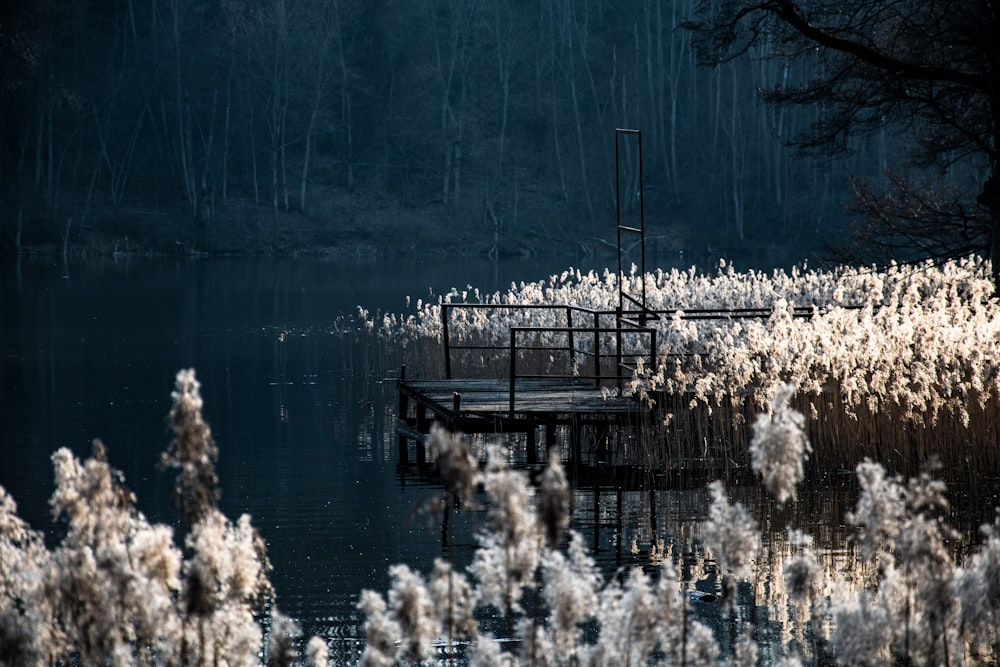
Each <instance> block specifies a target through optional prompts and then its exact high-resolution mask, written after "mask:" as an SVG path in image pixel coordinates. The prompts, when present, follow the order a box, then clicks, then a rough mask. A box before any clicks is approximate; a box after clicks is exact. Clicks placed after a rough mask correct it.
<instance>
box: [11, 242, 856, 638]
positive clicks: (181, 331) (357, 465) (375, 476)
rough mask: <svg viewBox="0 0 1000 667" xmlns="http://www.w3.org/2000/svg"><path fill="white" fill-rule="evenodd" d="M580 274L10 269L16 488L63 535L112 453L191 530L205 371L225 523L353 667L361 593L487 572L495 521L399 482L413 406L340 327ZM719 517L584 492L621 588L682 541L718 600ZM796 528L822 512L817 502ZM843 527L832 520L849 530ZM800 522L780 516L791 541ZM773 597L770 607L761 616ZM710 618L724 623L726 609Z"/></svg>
mask: <svg viewBox="0 0 1000 667" xmlns="http://www.w3.org/2000/svg"><path fill="white" fill-rule="evenodd" d="M565 268H567V266H565V265H561V264H558V263H550V265H545V264H544V263H540V262H520V263H514V262H508V263H506V264H504V265H503V266H497V265H493V264H490V263H488V262H483V261H461V260H459V261H449V262H447V263H446V264H445V263H442V262H434V261H428V262H423V263H421V262H417V261H392V262H386V261H381V262H376V261H355V262H352V261H340V262H325V261H311V260H295V261H292V260H288V261H277V260H275V261H270V260H246V259H231V260H219V259H213V260H164V261H124V260H123V261H117V262H115V261H110V260H108V261H94V262H86V263H70V264H69V265H68V266H65V267H64V266H63V264H62V263H61V262H55V263H47V262H41V261H29V260H24V261H22V262H20V263H18V264H13V263H8V264H5V265H3V267H2V269H0V314H2V322H0V353H2V365H0V397H2V399H3V400H0V405H2V406H3V407H2V409H0V411H2V414H0V420H2V422H0V423H2V424H3V427H2V432H0V485H3V486H4V487H5V488H7V490H8V491H9V492H10V493H11V494H12V495H13V496H14V498H15V500H16V501H17V502H18V504H19V508H20V513H21V516H22V517H24V518H25V519H27V520H28V521H29V522H30V523H31V524H32V525H33V526H35V527H36V528H40V529H43V530H45V531H47V532H48V533H49V534H51V535H55V534H57V531H58V527H57V526H54V525H53V524H52V521H51V519H50V517H49V514H48V507H47V499H48V497H49V495H50V494H51V492H52V480H53V475H52V467H51V463H50V460H49V457H50V455H51V453H52V452H53V451H54V450H55V449H56V448H58V447H69V448H70V449H71V450H73V451H74V452H75V453H76V454H77V455H78V456H81V457H83V456H88V455H89V454H90V452H91V441H92V440H93V439H94V438H100V439H102V440H103V441H104V443H105V445H106V446H107V448H108V453H109V458H110V461H111V463H112V464H113V465H114V466H115V467H117V468H119V469H120V470H122V471H123V472H124V474H125V478H126V483H127V485H128V486H129V487H131V488H132V489H133V490H134V491H135V492H136V495H137V497H138V504H139V507H140V509H141V510H142V511H143V512H144V513H146V515H147V516H148V517H149V518H150V519H151V520H154V521H160V522H167V523H177V519H178V512H177V510H176V509H175V508H174V507H173V506H172V505H171V503H170V491H171V488H172V485H173V477H172V476H171V475H169V474H167V473H162V472H160V471H158V470H157V467H156V463H157V460H158V457H159V453H160V452H161V451H162V450H163V449H165V447H166V446H167V444H168V442H169V440H170V433H169V432H168V429H167V427H166V421H165V417H166V415H167V412H168V411H169V408H170V391H171V390H172V388H173V381H174V376H175V374H176V372H177V370H178V369H181V368H187V367H194V368H195V369H197V373H198V378H199V380H200V381H201V383H202V395H203V397H204V399H205V416H206V418H207V420H208V421H209V423H210V424H211V426H212V429H213V432H214V435H215V439H216V442H217V443H218V445H219V449H220V457H219V462H218V473H219V478H220V487H221V490H222V498H221V505H222V508H223V510H224V511H225V512H226V513H227V514H228V515H229V516H230V517H232V518H235V517H236V516H238V515H239V514H240V513H243V512H248V513H250V514H251V515H252V517H253V523H254V525H255V526H256V527H257V528H258V529H259V531H260V532H261V533H262V535H263V537H264V538H265V540H266V542H267V544H268V548H269V555H270V558H271V560H272V562H273V564H274V574H273V582H274V584H275V587H276V589H277V595H278V598H277V599H278V604H279V606H280V607H281V608H282V610H283V611H284V612H285V613H287V614H289V615H291V616H292V617H294V618H296V619H297V620H298V621H299V622H300V624H301V625H302V627H303V630H304V631H305V632H306V633H308V634H321V635H323V636H325V637H327V638H328V639H329V640H330V642H331V644H332V645H333V648H334V650H335V653H337V654H340V655H346V656H350V655H353V654H356V651H357V650H358V646H359V642H358V641H357V638H358V637H359V636H360V623H361V621H362V620H363V619H361V618H360V617H359V614H358V612H357V611H356V610H355V604H356V601H357V596H358V593H359V592H360V591H361V589H363V588H373V589H375V590H379V591H383V592H384V591H386V590H387V585H388V576H387V569H388V566H389V565H391V564H394V563H400V562H405V563H408V564H410V565H411V566H413V567H415V568H417V569H419V570H421V571H425V572H426V571H427V570H428V569H429V568H430V566H431V564H432V562H433V559H434V558H435V557H438V556H440V555H442V553H443V552H444V551H445V550H446V549H447V548H448V545H451V547H452V548H453V549H455V550H456V553H457V558H458V560H459V561H462V560H466V561H467V560H468V559H469V558H470V557H471V551H472V544H473V541H474V539H473V533H474V529H475V527H476V526H477V525H479V520H480V519H481V517H480V516H476V513H475V512H465V513H463V514H461V515H460V516H457V517H456V516H454V515H453V516H452V518H451V523H450V526H449V530H448V531H447V532H445V531H442V525H441V518H440V516H436V515H435V514H434V513H424V514H421V513H419V512H415V508H420V507H425V506H428V505H430V504H431V503H429V499H431V498H432V497H435V496H436V495H437V494H438V493H440V487H439V486H438V485H437V484H436V482H435V481H434V480H433V478H427V479H424V478H421V477H420V476H417V475H415V474H414V473H411V472H407V471H402V470H400V469H399V468H398V467H397V461H396V444H395V436H394V433H393V432H392V426H393V422H392V420H393V419H394V417H395V415H394V411H393V406H394V400H393V399H394V396H393V387H392V385H391V383H384V382H382V380H383V378H385V377H387V376H388V374H389V372H390V371H391V370H394V369H389V368H383V367H382V363H383V362H382V359H383V355H381V354H379V352H378V350H375V349H372V348H371V347H370V346H368V345H365V344H362V343H358V342H357V339H356V337H353V336H347V337H343V336H340V335H335V334H334V333H333V329H334V327H333V324H334V322H335V320H336V319H337V318H338V316H340V315H344V314H351V313H354V312H355V311H356V309H357V306H358V305H364V306H365V307H366V308H368V309H370V310H376V309H383V310H390V311H397V312H398V311H402V310H404V308H405V304H406V297H407V296H408V295H411V296H413V297H414V298H417V297H424V298H426V296H427V295H428V293H429V291H430V292H433V293H441V292H443V291H446V290H447V289H449V288H450V287H452V286H459V287H463V286H465V285H466V284H472V285H473V286H476V287H480V288H482V289H486V290H491V291H492V290H496V289H501V288H505V287H506V286H508V285H509V283H510V282H511V281H512V280H533V279H540V278H544V277H546V276H548V275H549V274H551V273H557V272H560V271H562V270H563V269H565ZM583 268H584V269H586V268H590V267H586V266H584V267H583ZM746 492H747V493H752V490H747V491H746ZM705 502H706V501H705V494H704V491H703V489H702V488H701V486H700V484H699V485H692V486H690V487H688V488H683V487H681V488H664V489H661V490H658V491H619V490H616V489H598V488H591V489H576V490H575V492H574V504H575V509H576V513H575V516H574V525H575V527H576V528H577V529H578V530H580V531H582V532H583V533H584V534H585V535H586V536H588V537H589V538H590V541H591V546H592V549H593V553H594V554H595V555H596V556H597V558H598V559H599V561H600V563H601V564H602V567H603V569H604V570H605V572H606V574H607V575H608V576H611V575H613V573H614V572H615V571H616V569H617V568H618V567H620V566H627V565H630V564H635V565H641V566H643V567H645V568H646V569H647V570H649V571H655V570H656V564H655V562H653V561H651V559H650V558H649V553H648V552H649V550H650V547H651V545H652V544H653V543H654V541H655V539H656V538H657V537H665V538H666V539H667V546H668V547H670V548H671V550H672V553H671V554H670V555H669V556H668V561H667V563H668V567H669V566H670V565H671V564H673V565H674V567H675V569H677V570H683V569H685V568H687V571H688V575H685V576H691V577H692V581H691V587H692V588H699V589H703V590H707V591H715V590H716V589H715V587H716V584H715V578H714V574H713V572H712V571H711V568H710V567H709V568H708V569H707V570H705V567H704V566H705V563H696V562H694V561H693V560H691V562H688V560H690V559H686V556H685V552H686V550H688V549H689V548H690V540H691V539H692V538H691V535H690V534H686V532H685V531H686V529H685V528H684V527H683V526H685V525H695V522H696V521H697V520H698V519H700V518H702V517H703V514H704V509H705ZM820 502H824V503H829V502H831V501H830V500H829V498H826V499H823V500H821V501H820ZM830 510H831V508H830V507H829V506H826V505H824V506H823V507H820V508H818V509H817V510H816V513H817V514H819V513H821V512H822V513H827V512H829V511H830ZM796 511H797V512H802V513H808V512H809V511H810V509H809V506H808V504H807V503H804V504H800V506H799V509H797V510H796ZM838 513H842V509H841V508H839V507H835V508H832V512H830V516H831V517H836V516H838ZM789 518H790V517H789V516H786V515H782V516H778V517H770V518H769V519H768V521H769V522H771V523H772V524H773V525H772V528H773V530H774V533H773V534H779V535H780V534H781V531H782V530H783V523H784V521H785V520H787V519H789ZM830 521H832V522H833V524H832V525H830V526H826V527H825V528H823V527H821V531H824V532H825V533H826V539H827V542H826V544H827V547H828V554H831V556H830V557H831V558H834V559H835V558H836V557H837V554H838V553H841V551H840V550H839V549H840V548H839V546H838V543H837V541H838V538H837V535H838V532H837V529H836V521H837V519H836V518H831V519H830ZM445 538H447V539H445ZM764 539H765V541H767V540H768V539H769V537H768V534H765V536H764ZM709 565H710V564H709ZM660 567H663V566H660ZM692 569H694V570H697V572H695V573H694V574H691V572H692ZM779 571H780V570H779ZM764 583H766V582H759V585H764ZM744 593H746V594H749V591H744ZM760 595H765V597H766V591H765V592H763V593H758V602H762V601H761V600H760V599H759V596H760ZM695 613H697V614H702V615H704V616H705V617H706V618H707V619H709V620H711V619H712V618H713V614H714V615H715V616H717V615H718V614H717V611H716V612H713V611H712V610H711V608H709V607H706V608H705V610H702V609H700V608H698V609H695ZM755 620H756V623H757V625H758V627H759V628H761V630H760V632H761V633H764V634H767V633H772V634H775V636H778V635H779V634H780V633H782V632H786V631H787V628H786V625H787V624H786V621H787V619H785V620H782V618H781V613H780V612H779V613H778V614H776V620H774V622H773V623H772V624H770V625H768V624H766V623H764V620H763V618H760V617H758V618H756V619H755Z"/></svg>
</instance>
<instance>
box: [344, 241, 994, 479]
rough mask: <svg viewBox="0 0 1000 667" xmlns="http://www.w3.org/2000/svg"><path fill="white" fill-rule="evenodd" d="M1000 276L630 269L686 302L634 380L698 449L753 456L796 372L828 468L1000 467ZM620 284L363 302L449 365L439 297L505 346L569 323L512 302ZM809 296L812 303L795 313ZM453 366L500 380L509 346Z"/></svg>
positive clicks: (578, 279)
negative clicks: (717, 312)
mask: <svg viewBox="0 0 1000 667" xmlns="http://www.w3.org/2000/svg"><path fill="white" fill-rule="evenodd" d="M989 276H990V271H989V266H988V263H987V262H985V261H984V260H981V259H980V258H978V257H969V258H967V259H964V260H958V261H951V262H948V263H945V264H942V265H934V264H931V263H927V264H922V265H918V266H896V265H893V266H890V267H888V268H886V269H882V270H878V269H874V268H869V269H864V268H837V269H834V270H807V269H793V270H791V271H790V272H785V271H782V270H776V271H774V272H771V273H770V274H765V273H761V272H754V271H750V272H747V273H738V272H736V271H734V270H733V269H732V267H728V266H725V265H722V266H720V268H719V269H718V270H717V271H716V272H715V273H714V274H712V275H707V274H701V273H697V272H696V271H695V270H694V269H693V268H692V269H691V270H689V271H678V270H676V269H675V270H671V271H669V272H666V271H656V272H651V273H649V274H647V275H645V276H640V275H638V274H637V273H635V270H634V268H633V272H632V273H631V274H630V275H627V276H625V277H624V281H625V283H626V285H625V286H626V288H627V289H628V290H630V291H631V292H633V293H634V292H635V291H636V285H638V284H640V283H641V282H643V281H644V282H645V286H646V294H647V298H648V306H649V307H650V308H651V309H654V310H662V311H668V310H669V311H672V313H673V314H672V315H671V316H668V317H664V318H663V319H660V320H659V321H654V322H652V323H651V324H650V325H651V326H655V327H657V328H658V335H657V341H658V358H659V363H658V367H657V372H656V373H651V374H650V373H647V374H644V375H642V376H640V377H637V378H636V380H635V381H634V382H633V384H632V385H631V387H630V389H631V391H633V392H635V393H640V394H644V395H645V396H646V397H648V398H649V399H650V400H651V401H652V402H653V403H654V404H655V406H656V408H657V411H658V414H659V416H660V419H661V422H662V426H663V428H662V429H661V434H662V435H663V437H664V438H665V439H666V440H667V441H668V442H670V441H671V434H672V428H676V427H677V425H678V424H683V423H685V422H688V423H690V426H691V427H696V428H698V429H699V430H700V431H701V432H699V433H698V434H697V435H698V439H697V440H696V442H697V443H698V446H699V447H702V448H704V447H705V446H708V447H714V446H718V447H721V448H723V449H725V450H726V455H727V456H728V457H729V458H731V459H732V460H733V461H737V462H740V463H741V464H743V465H745V464H746V462H747V459H748V449H747V448H748V445H749V442H748V439H747V436H748V433H749V424H750V420H751V419H752V418H753V415H754V414H755V413H756V412H758V411H760V410H761V409H763V407H764V406H765V405H767V403H768V401H769V400H770V399H771V396H770V394H769V392H770V390H771V388H772V387H776V386H780V385H783V384H787V383H791V384H794V385H795V386H796V387H797V388H798V395H797V397H796V398H795V399H793V400H794V402H795V403H796V405H797V406H799V407H800V409H801V411H802V412H803V414H805V416H806V418H807V423H806V430H807V432H808V434H809V436H810V439H811V440H812V442H813V443H814V445H815V447H816V452H815V457H816V461H817V462H818V463H822V464H823V465H825V466H830V467H834V466H837V467H848V468H850V467H853V465H855V464H856V463H858V462H860V461H862V460H864V458H866V457H871V458H873V459H876V460H879V461H882V462H883V463H884V464H885V465H887V466H888V467H890V469H892V470H896V471H900V472H904V473H907V474H915V473H916V472H917V471H918V469H919V465H920V463H921V462H922V461H924V460H926V459H927V458H928V457H929V456H936V457H938V458H939V459H940V460H941V462H942V463H943V464H945V465H946V466H947V467H948V468H949V469H951V468H954V467H958V466H964V467H979V468H983V467H987V466H991V465H995V464H996V463H997V461H998V455H1000V451H998V447H1000V423H998V415H1000V307H998V302H997V299H996V296H995V294H994V291H993V289H994V288H993V283H992V281H991V280H990V277H989ZM618 282H619V277H618V274H617V273H612V272H609V271H606V272H605V273H604V274H603V275H598V274H597V273H595V272H589V273H583V272H581V271H579V270H573V269H570V270H568V271H566V272H563V273H562V274H560V275H554V276H551V277H550V278H548V279H546V280H540V281H537V282H522V283H518V284H511V286H510V289H508V290H507V291H504V292H495V293H492V294H483V293H480V292H479V291H478V290H476V289H475V288H473V287H471V286H469V287H466V288H464V289H453V290H451V291H450V292H448V293H447V294H444V295H441V296H440V297H438V298H437V300H435V301H432V302H424V301H416V302H414V303H413V304H412V305H411V309H410V310H409V311H408V312H406V313H402V314H378V315H372V314H369V313H362V316H363V317H362V320H363V322H364V323H365V325H364V326H366V327H367V328H369V329H370V330H371V331H373V332H377V334H378V335H379V336H380V337H381V338H383V339H384V340H386V341H391V342H392V344H393V347H394V348H395V349H396V350H398V352H397V354H399V355H400V356H399V357H398V358H399V360H400V362H401V363H407V364H408V365H409V366H410V368H411V371H415V372H418V373H422V374H425V375H431V376H433V375H440V374H441V372H442V371H441V369H442V357H441V351H440V343H441V336H442V325H441V305H442V304H447V303H458V302H472V303H477V304H492V305H495V306H497V308H496V309H482V308H477V309H469V310H455V311H453V312H452V316H451V318H450V320H449V331H450V333H451V335H452V337H453V340H455V341H458V342H462V343H466V344H474V343H485V344H494V345H496V344H499V345H500V347H504V346H505V345H506V341H507V339H508V335H509V334H508V330H509V328H510V327H511V326H526V325H531V326H551V327H555V326H564V324H565V323H564V322H563V321H562V320H561V319H560V318H561V317H562V315H561V313H560V311H558V310H530V311H518V310H517V309H512V308H509V307H508V306H510V305H511V304H529V305H538V304H573V305H579V306H584V307H589V308H593V309H597V310H614V308H615V307H616V306H617V305H618V303H617V300H618V291H617V290H618ZM796 307H806V308H812V309H813V314H812V316H811V317H808V318H796V317H793V313H792V311H793V309H794V308H796ZM698 308H723V309H725V308H730V309H732V308H764V309H767V310H768V311H770V313H771V314H770V316H769V317H767V318H762V319H738V318H731V319H722V320H719V319H713V320H696V319H689V318H687V317H685V316H684V311H685V310H692V309H698ZM544 342H547V343H548V344H552V345H558V344H561V343H562V341H560V340H556V339H552V340H548V341H544ZM455 363H459V364H461V365H462V367H463V370H464V371H465V372H469V371H470V369H477V370H479V371H480V372H485V373H487V374H493V375H496V376H501V377H502V376H503V375H504V374H505V373H506V368H507V366H506V360H505V359H504V358H503V355H502V354H494V355H492V356H491V355H490V354H488V353H486V352H482V351H479V352H471V353H466V355H465V356H464V357H460V358H459V359H458V361H457V362H453V365H455ZM543 363H544V362H543ZM692 411H694V412H693V413H692ZM692 419H694V420H695V421H694V422H692ZM709 436H711V438H710V437H709ZM682 440H683V441H684V442H686V443H689V444H690V443H691V442H692V440H691V439H690V437H689V433H687V432H685V433H683V435H681V434H678V435H677V437H676V438H674V439H673V444H674V445H675V446H679V445H680V443H681V441H682ZM712 440H714V442H713V441H712ZM973 444H974V446H973Z"/></svg>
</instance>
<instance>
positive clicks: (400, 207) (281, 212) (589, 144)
mask: <svg viewBox="0 0 1000 667" xmlns="http://www.w3.org/2000/svg"><path fill="white" fill-rule="evenodd" d="M695 4H696V3H694V2H693V1H692V0H677V1H676V2H669V1H668V0H644V1H638V0H626V1H623V2H607V1H606V0H587V1H586V2H572V1H570V0H543V1H541V2H527V1H526V0H489V1H487V2H479V1H473V0H444V1H442V2H434V3H429V2H403V1H401V0H366V1H365V2H358V1H356V0H355V1H351V0H324V1H322V2H320V1H318V0H252V1H248V2H241V1H237V0H116V1H113V2H107V1H97V0H81V1H76V0H8V2H5V3H4V6H5V8H4V9H3V10H0V124H2V127H3V142H2V144H0V183H2V186H0V250H4V251H7V252H10V251H16V252H27V251H31V250H32V249H43V248H49V249H55V250H56V251H58V250H59V249H60V248H61V249H62V251H63V253H65V252H66V251H67V250H68V251H69V252H70V253H72V252H74V249H75V248H80V247H84V248H86V249H88V250H89V251H107V252H111V251H115V252H125V251H131V250H153V251H170V252H174V251H178V250H182V251H200V252H260V253H282V252H308V251H332V250H333V249H336V248H338V247H343V246H350V247H351V248H367V249H368V250H369V251H377V250H378V249H379V248H386V247H391V248H393V249H394V250H421V251H423V250H427V249H429V248H434V247H436V246H437V247H441V246H447V247H448V248H449V250H450V251H455V252H461V251H468V252H475V253H482V254H490V255H491V256H498V255H505V254H516V255H524V254H527V253H533V252H537V251H538V250H539V249H544V248H546V247H548V248H560V251H561V252H564V253H565V252H567V251H570V250H569V249H572V251H571V252H576V253H584V254H587V253H592V252H594V251H595V250H597V249H600V248H601V247H606V245H607V243H608V239H610V238H611V237H612V232H613V229H614V226H613V220H614V216H615V201H616V182H615V166H616V154H615V132H614V130H615V128H637V129H641V130H642V152H643V163H642V169H643V188H642V192H643V202H644V210H645V215H646V225H647V238H649V239H650V241H651V242H652V243H653V244H654V245H655V247H657V248H659V249H661V250H662V251H663V252H671V253H682V252H684V251H689V252H690V253H692V254H693V253H695V252H705V250H706V249H708V248H717V249H718V248H723V249H725V248H739V247H746V246H747V245H748V244H752V243H768V242H775V241H780V242H782V243H784V244H786V245H787V244H793V245H795V246H796V247H816V246H817V245H819V244H822V243H823V242H825V241H827V240H830V239H833V238H840V237H843V236H844V234H843V232H844V230H845V229H846V225H847V215H846V214H845V213H844V212H843V211H842V208H841V207H840V205H841V204H843V203H844V201H845V200H846V199H848V198H849V195H850V191H851V186H850V184H849V181H848V178H847V177H848V176H850V177H854V178H857V177H866V176H867V177H871V178H872V179H874V180H875V181H876V182H878V181H879V179H881V178H883V177H882V176H881V174H883V173H884V171H885V169H886V168H887V167H888V166H889V165H890V164H891V163H892V162H893V160H894V159H895V158H896V157H898V156H899V155H900V148H899V146H898V145H897V143H896V141H895V140H894V138H893V134H892V132H891V131H890V130H889V129H888V128H882V129H881V130H878V131H875V132H874V133H873V134H872V136H865V137H861V138H854V139H849V142H848V143H849V144H850V145H849V146H848V148H850V149H852V150H850V151H849V152H848V153H847V154H846V156H831V155H829V154H827V152H825V151H817V152H813V153H811V154H808V155H804V154H799V152H797V151H796V150H794V149H793V148H790V147H789V145H788V144H789V142H791V141H793V140H794V139H795V137H797V136H799V135H801V134H802V133H804V132H807V131H808V130H809V128H810V127H811V126H813V125H814V124H815V123H817V121H819V120H821V119H822V116H823V114H824V113H828V111H826V110H825V107H824V106H822V105H809V106H802V107H798V108H796V107H788V106H773V105H768V104H767V103H765V102H764V101H762V99H761V98H760V96H759V95H758V94H757V93H758V91H759V90H761V89H765V88H768V89H770V88H775V87H783V86H784V87H790V86H793V85H795V84H796V83H801V82H804V81H806V80H807V79H809V77H810V76H811V70H812V69H813V68H815V67H816V66H817V63H818V62H819V61H818V58H819V56H818V55H817V56H816V57H815V58H810V57H808V56H807V57H805V58H802V57H798V58H795V59H791V58H788V59H785V58H765V57H761V56H764V55H767V54H766V52H767V50H768V49H769V48H770V47H769V46H768V44H767V41H766V40H759V41H758V43H757V44H755V46H754V47H753V49H752V52H751V54H750V55H751V57H745V58H735V59H731V60H728V61H723V60H720V61H719V62H718V63H717V64H716V65H714V66H705V65H704V64H703V63H701V64H700V63H699V58H698V57H697V54H696V53H695V49H694V48H693V40H692V33H691V31H689V30H687V29H686V28H685V21H687V20H689V18H690V16H691V15H692V14H693V12H694V11H695ZM637 149H638V144H637V142H636V141H631V142H629V141H626V142H624V145H623V150H622V154H621V155H620V156H619V158H618V160H617V163H618V166H619V167H620V168H621V178H622V185H621V192H623V193H627V194H625V195H623V196H622V206H623V209H624V210H625V213H626V214H627V215H628V214H633V213H634V210H635V208H636V206H637V202H638V194H639V183H638V168H637V165H638V164H639V163H638V155H637Z"/></svg>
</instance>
